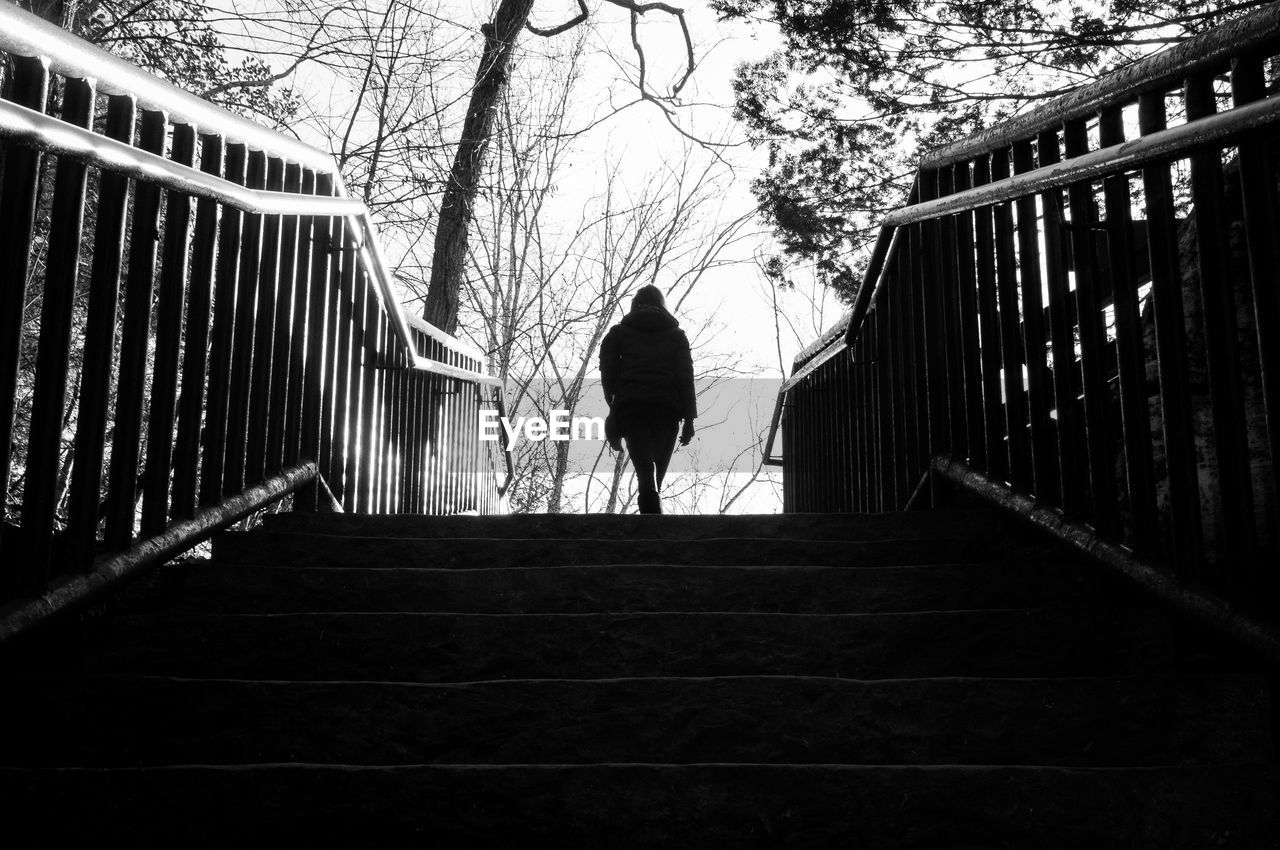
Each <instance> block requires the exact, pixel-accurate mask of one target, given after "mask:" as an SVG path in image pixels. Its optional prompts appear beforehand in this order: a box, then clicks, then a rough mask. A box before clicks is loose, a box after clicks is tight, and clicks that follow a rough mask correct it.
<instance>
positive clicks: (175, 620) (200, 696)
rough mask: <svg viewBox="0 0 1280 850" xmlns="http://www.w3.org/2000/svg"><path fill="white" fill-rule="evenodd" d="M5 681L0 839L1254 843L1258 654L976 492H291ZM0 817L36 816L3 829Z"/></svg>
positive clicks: (193, 843)
mask: <svg viewBox="0 0 1280 850" xmlns="http://www.w3.org/2000/svg"><path fill="white" fill-rule="evenodd" d="M86 629H87V635H86V638H87V639H86V641H85V645H86V646H87V650H86V651H85V654H84V658H83V661H82V667H83V670H70V671H65V672H63V673H61V674H58V675H49V674H40V675H35V674H30V673H25V672H22V670H21V667H22V664H21V662H20V661H19V660H16V659H15V658H13V657H10V658H7V659H6V664H7V668H8V672H7V674H6V679H7V681H6V682H4V685H5V687H4V693H5V696H4V698H3V700H2V701H0V702H2V705H0V722H3V729H4V732H3V739H2V740H3V752H2V753H0V763H2V764H4V765H6V767H4V768H2V769H0V809H2V810H3V812H4V814H3V817H2V819H0V822H3V824H4V829H5V830H6V832H5V833H4V834H5V835H6V836H7V837H12V836H13V835H14V832H15V831H16V832H17V833H18V834H20V835H22V834H35V835H38V836H40V839H41V841H42V844H43V846H58V845H59V843H60V842H63V841H67V840H69V839H71V838H73V837H75V838H79V839H93V840H95V841H103V840H106V839H108V838H115V839H123V840H128V841H130V842H131V843H132V845H133V846H163V847H184V848H185V847H206V846H207V847H226V846H228V845H229V844H231V843H232V842H236V843H240V844H245V843H248V844H249V845H251V846H256V845H259V844H265V843H267V842H276V843H278V844H279V845H280V846H285V847H294V846H305V845H311V846H320V847H328V846H334V847H338V846H342V847H421V846H432V847H458V848H479V847H538V846H552V847H583V848H613V847H645V848H649V847H681V848H683V847H691V848H692V847H730V846H731V847H795V848H810V847H835V846H839V847H855V848H926V847H927V848H941V847H947V848H978V847H1010V848H1057V847H1062V848H1068V847H1070V848H1078V847H1082V846H1089V847H1094V848H1097V847H1125V848H1149V847H1160V848H1167V847H1186V848H1206V847H1231V848H1252V847H1273V846H1275V843H1274V842H1275V841H1276V836H1277V835H1278V834H1280V832H1278V831H1277V822H1276V812H1277V806H1276V802H1277V788H1278V783H1277V773H1276V769H1275V767H1274V757H1273V751H1272V740H1271V732H1270V722H1271V721H1270V707H1269V702H1268V692H1267V687H1266V681H1265V679H1264V678H1261V677H1259V676H1256V675H1252V674H1249V673H1247V672H1232V671H1229V670H1226V669H1224V668H1222V667H1220V666H1215V665H1214V664H1213V663H1212V662H1210V661H1206V660H1204V659H1200V661H1199V663H1198V664H1189V663H1187V660H1186V658H1185V657H1184V656H1187V655H1188V651H1187V650H1185V649H1179V646H1180V642H1179V639H1177V638H1176V636H1175V634H1174V632H1173V629H1172V627H1171V625H1170V623H1169V622H1167V621H1166V620H1165V619H1164V618H1163V617H1161V616H1160V615H1158V614H1156V613H1155V612H1153V611H1151V610H1148V609H1144V608H1142V607H1140V606H1135V605H1133V604H1132V602H1131V601H1130V600H1127V599H1126V598H1125V596H1124V595H1123V594H1122V593H1120V592H1118V591H1117V590H1115V589H1114V588H1111V587H1109V586H1107V585H1106V584H1105V582H1103V581H1102V579H1101V578H1100V577H1099V576H1098V575H1096V574H1094V573H1093V572H1092V570H1091V569H1090V568H1087V567H1085V566H1082V565H1080V564H1078V563H1075V562H1073V561H1072V560H1071V559H1070V558H1069V557H1066V556H1065V554H1064V553H1063V552H1061V551H1059V550H1057V549H1054V548H1052V547H1049V546H1046V545H1044V544H1041V543H1040V542H1038V541H1037V540H1035V539H1032V538H1028V537H1024V536H1023V535H1022V534H1021V533H1020V532H1019V531H1017V530H1016V529H1014V528H1011V527H1009V526H1008V525H1007V524H1006V522H1005V521H1004V520H1003V519H1001V518H999V517H998V516H996V515H990V514H985V513H970V512H956V513H942V514H938V513H898V514H875V515H818V514H810V515H804V514H800V515H788V516H778V517H722V518H713V517H674V516H664V517H607V518H606V517H582V516H525V517H494V518H475V517H449V518H430V517H400V516H381V517H379V516H351V515H338V516H335V515H331V514H329V515H326V514H292V515H279V516H275V517H270V518H268V520H267V522H266V524H265V525H264V527H262V528H261V529H259V530H255V531H253V532H249V533H237V534H226V535H224V536H222V537H221V538H219V539H218V540H217V541H216V545H215V548H214V557H213V559H212V561H211V562H198V563H188V564H183V565H175V566H170V567H166V568H164V569H163V570H161V571H160V573H159V575H158V576H157V577H156V578H155V579H154V580H150V581H148V582H147V583H146V584H145V585H144V586H141V587H138V588H135V589H133V590H132V591H131V592H130V593H129V594H127V595H126V597H125V598H124V599H123V600H120V601H118V602H115V603H113V604H112V605H111V606H110V609H109V611H108V612H107V613H106V614H105V615H104V616H99V617H96V618H94V619H92V620H91V621H89V623H88V625H87V626H86ZM6 843H7V844H8V846H11V847H18V846H27V845H26V844H21V843H8V841H6Z"/></svg>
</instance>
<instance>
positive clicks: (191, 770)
mask: <svg viewBox="0 0 1280 850" xmlns="http://www.w3.org/2000/svg"><path fill="white" fill-rule="evenodd" d="M1278 788H1280V773H1278V772H1277V771H1276V770H1275V769H1274V768H1269V767H1258V766H1242V767H1175V768H1170V767H1161V768H1062V767H987V766H973V767H956V766H945V767H944V766H927V767H920V766H810V765H806V766H791V765H681V766H670V765H635V764H626V765H582V766H558V765H557V766H544V765H501V766H499V765H494V766H473V765H462V766H444V765H440V766H398V767H385V766H375V767H361V766H347V765H335V766H307V765H253V766H238V767H230V768H222V767H209V766H183V767H165V768H134V769H122V770H105V771H99V770H76V769H71V770H64V771H56V772H55V771H44V772H32V771H26V770H13V769H0V794H3V798H4V799H5V800H6V803H9V804H10V806H9V809H10V812H11V815H10V824H11V827H10V828H11V829H14V830H18V831H19V833H18V834H21V831H22V830H24V828H25V829H29V830H31V832H32V834H39V835H40V836H41V837H42V838H43V839H45V840H50V839H52V838H58V837H67V836H83V837H91V838H93V839H94V840H95V841H101V840H103V839H104V838H107V837H115V836H121V837H128V838H129V839H132V840H133V841H135V842H136V841H138V840H143V841H146V842H148V843H151V844H155V845H163V844H166V843H169V844H170V845H171V846H172V842H174V841H180V842H181V846H184V847H225V846H227V845H228V844H230V843H231V842H233V841H239V842H243V839H244V836H245V835H247V834H252V835H254V837H255V840H257V841H282V842H287V843H288V844H289V845H290V846H296V845H297V844H298V843H299V842H300V841H309V840H320V841H321V842H322V843H323V844H325V845H329V846H332V845H334V844H339V843H341V844H347V843H350V844H353V846H370V845H374V846H379V847H415V848H416V847H421V846H422V843H423V840H424V838H425V837H427V836H430V840H431V842H432V846H435V847H451V848H452V847H457V848H475V847H485V848H489V847H510V846H514V845H521V846H530V845H531V844H533V843H535V842H536V843H538V844H543V845H547V844H556V845H559V846H601V844H602V843H607V844H608V846H610V847H628V848H629V847H637V848H640V847H644V848H649V847H654V846H688V844H689V839H690V836H699V841H698V843H699V844H700V845H702V846H730V845H732V846H743V845H744V844H745V846H753V845H755V844H762V843H763V844H764V845H765V846H773V847H785V848H812V847H818V846H862V847H870V846H874V847H877V848H884V850H893V849H896V848H902V850H906V848H911V849H912V850H916V848H976V847H984V848H991V847H1007V848H1021V847H1036V848H1078V847H1080V846H1084V845H1086V844H1087V845H1088V846H1091V847H1097V848H1132V847H1162V848H1186V849H1187V850H1201V848H1204V847H1211V846H1224V847H1233V848H1255V847H1257V848H1262V847H1270V846H1272V844H1271V842H1272V840H1273V838H1274V834H1275V829H1276V825H1277V817H1276V813H1277V807H1276V805H1275V799H1276V796H1277V789H1278ZM193 799H196V800H209V801H212V804H210V805H205V806H192V805H190V802H191V800H193ZM69 811H75V812H76V813H77V817H74V818H69V817H66V812H69Z"/></svg>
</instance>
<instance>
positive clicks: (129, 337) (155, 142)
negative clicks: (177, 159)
mask: <svg viewBox="0 0 1280 850" xmlns="http://www.w3.org/2000/svg"><path fill="white" fill-rule="evenodd" d="M167 124H168V120H167V118H166V116H165V114H164V113H163V112H155V111H152V110H144V111H143V113H142V131H141V134H140V136H139V142H140V144H139V147H140V148H142V149H143V150H145V151H148V152H149V153H154V154H156V155H157V156H163V155H164V147H165V136H166V135H167V130H168V126H167ZM159 227H160V189H159V188H158V187H157V186H155V185H152V184H149V183H139V184H137V186H136V188H135V191H134V201H133V222H132V228H131V230H130V237H129V271H128V275H127V277H126V279H125V296H124V324H123V326H122V328H121V333H120V372H119V375H118V378H117V381H116V421H115V430H114V432H113V434H112V441H111V473H110V477H109V478H108V485H107V525H106V531H105V532H104V534H105V542H106V545H107V549H108V550H111V551H116V552H120V551H123V550H125V549H127V548H129V544H130V543H131V542H132V541H133V531H134V513H135V507H136V502H137V498H138V456H139V446H138V443H139V435H140V433H141V431H142V403H143V389H144V386H145V382H146V375H147V361H146V355H147V338H148V337H149V336H150V335H151V295H152V290H153V288H154V277H155V268H156V256H157V254H158V253H159V240H160V234H159Z"/></svg>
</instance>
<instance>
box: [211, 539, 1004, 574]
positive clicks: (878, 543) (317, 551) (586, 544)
mask: <svg viewBox="0 0 1280 850" xmlns="http://www.w3.org/2000/svg"><path fill="white" fill-rule="evenodd" d="M995 542H996V541H995V540H994V539H975V538H973V537H967V538H959V539H952V540H948V539H938V540H929V539H910V540H871V541H862V540H838V541H831V540H806V539H782V538H768V539H752V538H739V537H734V538H722V539H716V540H690V541H683V542H680V543H679V544H673V543H671V542H670V541H662V540H602V539H587V538H566V539H542V538H533V539H496V538H494V539H491V538H477V539H462V538H442V539H408V538H395V537H338V536H322V535H312V534H287V533H276V532H255V533H252V534H222V535H219V536H218V537H217V538H215V540H214V547H213V557H214V560H215V561H217V562H219V563H224V564H247V565H254V564H258V565H271V566H293V567H434V568H441V569H443V568H449V569H466V568H468V567H541V566H577V565H589V564H696V565H700V566H717V565H729V566H736V565H757V564H760V565H769V566H784V565H795V564H806V565H813V566H835V567H862V566H872V567H879V566H902V565H915V564H937V563H955V562H958V561H971V560H975V559H978V558H983V557H993V558H997V559H1001V558H1003V559H1006V560H1012V559H1016V558H1019V557H1024V556H1025V552H1024V551H1023V550H1021V549H1019V548H1017V547H1006V546H1000V547H995V546H994V544H995Z"/></svg>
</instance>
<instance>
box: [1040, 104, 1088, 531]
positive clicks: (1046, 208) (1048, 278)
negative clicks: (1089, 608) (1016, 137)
mask: <svg viewBox="0 0 1280 850" xmlns="http://www.w3.org/2000/svg"><path fill="white" fill-rule="evenodd" d="M1059 146H1060V142H1059V139H1058V130H1057V129H1056V128H1054V129H1051V130H1046V131H1044V132H1043V133H1040V135H1039V136H1037V137H1036V153H1037V156H1038V159H1039V163H1038V164H1039V165H1040V166H1041V167H1044V166H1046V165H1055V164H1057V163H1059V162H1061V161H1062V154H1061V152H1060V150H1059ZM1040 207H1041V210H1042V212H1043V217H1044V227H1043V234H1044V236H1043V238H1044V263H1045V284H1046V286H1045V288H1046V290H1047V292H1048V296H1049V303H1048V305H1047V307H1048V315H1049V341H1050V361H1051V362H1052V364H1053V406H1054V409H1055V411H1056V412H1057V421H1056V422H1055V426H1056V430H1057V432H1058V458H1057V468H1058V483H1059V485H1060V488H1061V496H1062V503H1061V505H1062V511H1063V513H1064V514H1065V515H1066V517H1067V518H1068V519H1069V520H1072V521H1076V520H1078V519H1079V518H1080V517H1081V516H1082V515H1083V514H1084V477H1083V473H1084V472H1085V471H1086V466H1085V464H1082V463H1080V450H1081V448H1082V441H1081V440H1080V438H1079V429H1080V421H1079V416H1078V415H1077V407H1076V404H1077V402H1076V392H1077V389H1076V388H1077V387H1078V386H1079V385H1080V379H1079V377H1078V374H1077V371H1076V341H1075V332H1074V326H1075V317H1074V316H1073V315H1072V313H1073V309H1072V308H1073V307H1074V306H1075V305H1074V304H1073V303H1072V298H1071V291H1070V289H1069V283H1068V280H1067V263H1066V256H1067V255H1066V251H1065V250H1064V248H1063V244H1062V239H1063V232H1064V230H1065V228H1066V221H1065V217H1064V214H1063V208H1062V190H1060V189H1054V190H1051V191H1048V192H1043V193H1041V195H1040Z"/></svg>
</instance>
